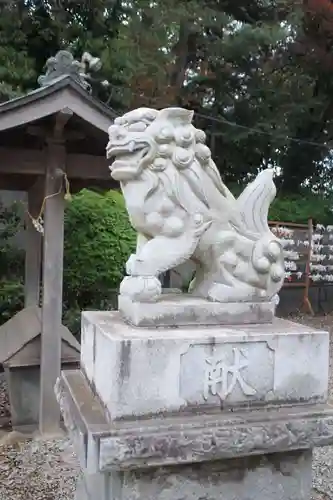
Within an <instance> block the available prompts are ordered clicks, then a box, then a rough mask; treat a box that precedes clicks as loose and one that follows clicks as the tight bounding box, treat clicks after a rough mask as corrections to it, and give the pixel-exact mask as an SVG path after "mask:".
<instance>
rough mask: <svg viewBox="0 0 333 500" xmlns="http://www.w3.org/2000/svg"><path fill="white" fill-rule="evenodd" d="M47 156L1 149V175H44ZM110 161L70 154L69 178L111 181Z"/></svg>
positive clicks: (32, 152)
mask: <svg viewBox="0 0 333 500" xmlns="http://www.w3.org/2000/svg"><path fill="white" fill-rule="evenodd" d="M44 163H45V154H44V152H43V151H37V150H29V149H9V148H0V175H1V174H26V175H44V172H45V166H44ZM109 164H110V161H108V160H107V159H106V157H104V156H95V155H86V154H68V155H67V158H66V172H67V176H68V177H69V178H74V179H96V180H98V179H100V180H103V179H105V180H109V179H110V170H109V168H108V167H109Z"/></svg>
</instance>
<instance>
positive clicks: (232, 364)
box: [81, 312, 329, 420]
mask: <svg viewBox="0 0 333 500" xmlns="http://www.w3.org/2000/svg"><path fill="white" fill-rule="evenodd" d="M328 340H329V338H328V333H327V332H323V331H318V330H314V329H312V328H310V327H307V326H303V325H299V324H294V323H291V322H288V321H285V320H280V319H275V320H274V322H273V323H272V324H271V325H269V326H268V325H265V324H263V325H239V326H234V327H218V326H211V327H197V328H191V327H182V328H163V329H162V328H158V329H150V328H134V327H132V326H130V325H127V324H124V322H123V321H122V320H121V319H120V316H119V313H117V312H85V313H83V320H82V345H81V366H82V369H83V371H84V372H85V374H86V376H87V378H88V380H89V381H90V383H91V384H92V386H93V387H94V388H95V390H96V393H97V394H98V396H99V397H100V399H101V401H103V404H104V405H105V408H106V410H107V412H108V416H109V418H110V419H112V420H114V419H119V418H127V417H131V418H132V417H137V416H144V415H151V414H159V413H163V412H164V413H165V412H186V411H188V410H192V409H194V408H195V409H196V410H201V411H206V410H209V409H212V408H216V409H220V408H221V407H222V408H228V407H232V408H237V407H245V406H251V407H256V406H262V405H268V404H274V405H277V404H284V403H295V404H300V403H304V402H309V403H314V402H325V401H326V398H327V386H328ZM318 367H320V369H319V368H318Z"/></svg>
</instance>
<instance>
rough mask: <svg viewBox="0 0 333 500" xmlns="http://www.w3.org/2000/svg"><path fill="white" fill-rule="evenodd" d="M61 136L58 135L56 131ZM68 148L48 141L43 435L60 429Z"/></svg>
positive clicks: (42, 340) (42, 387)
mask: <svg viewBox="0 0 333 500" xmlns="http://www.w3.org/2000/svg"><path fill="white" fill-rule="evenodd" d="M56 133H57V136H58V139H59V134H58V131H57V132H56ZM65 165H66V150H65V147H64V145H63V144H61V143H59V142H58V141H52V140H49V142H48V146H47V159H46V182H45V198H46V201H45V212H44V245H43V249H44V252H43V301H42V338H41V342H42V344H41V378H40V381H41V385H40V387H41V389H40V412H39V429H40V432H41V434H54V433H57V432H58V430H59V424H60V408H59V404H58V402H57V400H56V397H55V394H54V387H55V383H56V381H57V378H58V377H59V376H60V370H61V335H60V331H61V330H60V327H61V321H62V285H63V244H64V203H65V202H64V192H63V174H62V172H64V171H65Z"/></svg>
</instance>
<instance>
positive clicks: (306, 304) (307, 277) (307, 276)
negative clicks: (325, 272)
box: [303, 219, 314, 316]
mask: <svg viewBox="0 0 333 500" xmlns="http://www.w3.org/2000/svg"><path fill="white" fill-rule="evenodd" d="M312 234H313V224H312V219H309V220H308V239H309V251H308V256H307V261H306V267H305V289H304V295H303V307H305V309H306V310H307V311H308V312H309V313H310V314H312V316H314V311H313V308H312V304H311V301H310V299H309V289H310V284H311V279H310V272H311V269H310V264H311V255H312Z"/></svg>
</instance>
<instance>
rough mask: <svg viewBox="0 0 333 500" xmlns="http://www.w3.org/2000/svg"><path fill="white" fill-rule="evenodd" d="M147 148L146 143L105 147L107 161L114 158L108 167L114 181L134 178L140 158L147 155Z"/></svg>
mask: <svg viewBox="0 0 333 500" xmlns="http://www.w3.org/2000/svg"><path fill="white" fill-rule="evenodd" d="M148 150H149V146H148V145H147V143H142V142H141V143H139V142H135V141H131V142H129V143H127V144H124V145H119V144H117V145H112V144H110V146H107V148H106V156H107V158H108V159H110V158H115V160H114V161H113V163H112V164H111V165H110V170H111V175H112V177H113V178H114V179H116V180H119V181H121V180H126V179H129V178H132V177H134V176H135V175H136V174H137V172H138V170H139V164H140V161H141V160H142V158H143V157H144V156H145V155H146V154H147V152H148Z"/></svg>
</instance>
